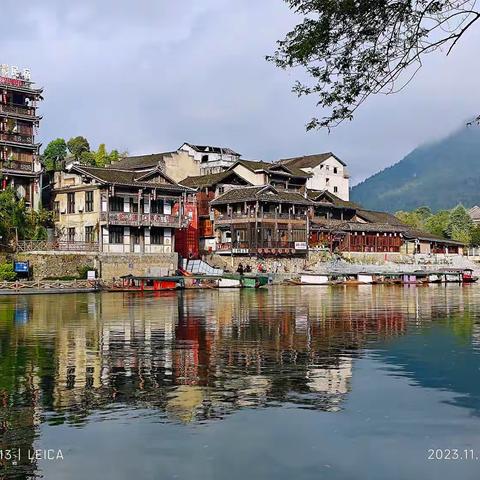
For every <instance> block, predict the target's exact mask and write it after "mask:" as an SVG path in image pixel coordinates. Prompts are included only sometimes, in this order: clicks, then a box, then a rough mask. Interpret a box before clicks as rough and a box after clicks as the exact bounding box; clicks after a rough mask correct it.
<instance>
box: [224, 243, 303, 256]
mask: <svg viewBox="0 0 480 480" xmlns="http://www.w3.org/2000/svg"><path fill="white" fill-rule="evenodd" d="M299 244H304V245H302V247H303V248H300V247H299ZM305 245H306V242H284V241H263V242H258V243H257V244H255V242H253V243H249V242H233V243H232V242H224V243H219V244H217V251H218V252H220V253H222V252H224V253H226V252H229V253H230V252H232V253H260V254H269V253H271V254H278V253H280V254H287V253H295V251H298V252H306V248H304V247H305Z"/></svg>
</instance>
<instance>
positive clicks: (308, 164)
mask: <svg viewBox="0 0 480 480" xmlns="http://www.w3.org/2000/svg"><path fill="white" fill-rule="evenodd" d="M330 157H335V158H336V159H337V160H338V161H339V162H340V163H341V164H342V165H344V166H346V163H345V162H343V161H342V160H340V159H339V158H338V157H337V156H336V155H335V154H333V153H332V152H325V153H316V154H314V155H302V156H300V157H292V158H283V159H282V160H279V161H278V162H277V163H280V164H285V165H291V166H294V167H297V168H315V167H316V166H317V165H320V164H321V163H323V162H324V161H325V160H327V159H329V158H330Z"/></svg>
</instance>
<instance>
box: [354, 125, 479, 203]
mask: <svg viewBox="0 0 480 480" xmlns="http://www.w3.org/2000/svg"><path fill="white" fill-rule="evenodd" d="M351 200H352V201H354V202H357V203H360V204H362V205H363V206H364V207H366V208H370V209H377V210H386V211H389V212H396V211H398V210H412V209H415V208H417V207H420V206H424V205H426V206H429V207H430V208H431V209H432V210H433V211H437V210H441V209H449V208H452V207H455V206H456V205H458V204H459V203H462V204H463V205H464V206H465V207H472V206H474V205H477V204H480V128H479V127H478V126H469V127H462V128H461V129H459V130H457V131H456V132H454V133H453V134H451V135H449V136H448V137H446V138H444V139H442V140H440V141H437V142H435V143H431V144H428V145H423V146H421V147H418V148H416V149H415V150H413V151H412V152H411V153H409V154H408V155H407V156H406V157H404V158H403V159H402V160H400V161H399V162H398V163H396V164H394V165H392V166H391V167H388V168H386V169H384V170H382V171H381V172H378V173H376V174H375V175H373V176H371V177H369V178H367V179H366V180H365V181H363V182H361V183H359V184H358V185H356V186H355V187H353V188H352V191H351Z"/></svg>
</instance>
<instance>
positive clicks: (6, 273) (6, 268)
mask: <svg viewBox="0 0 480 480" xmlns="http://www.w3.org/2000/svg"><path fill="white" fill-rule="evenodd" d="M16 278H17V274H16V273H15V272H14V271H13V265H12V264H11V263H0V280H1V281H6V282H13V281H14V280H15V279H16Z"/></svg>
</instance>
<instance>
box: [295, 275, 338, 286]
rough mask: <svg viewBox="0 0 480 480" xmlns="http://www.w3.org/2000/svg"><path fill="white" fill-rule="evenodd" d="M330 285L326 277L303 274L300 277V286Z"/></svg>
mask: <svg viewBox="0 0 480 480" xmlns="http://www.w3.org/2000/svg"><path fill="white" fill-rule="evenodd" d="M331 283H332V282H331V281H330V278H329V276H328V275H314V274H304V275H301V276H300V284H301V285H330V284H331Z"/></svg>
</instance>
